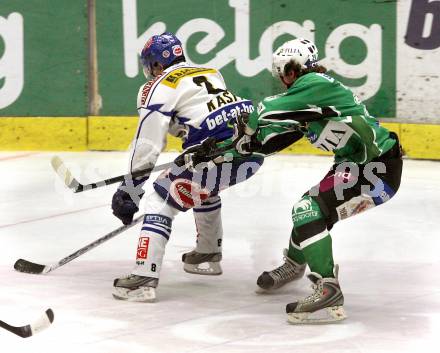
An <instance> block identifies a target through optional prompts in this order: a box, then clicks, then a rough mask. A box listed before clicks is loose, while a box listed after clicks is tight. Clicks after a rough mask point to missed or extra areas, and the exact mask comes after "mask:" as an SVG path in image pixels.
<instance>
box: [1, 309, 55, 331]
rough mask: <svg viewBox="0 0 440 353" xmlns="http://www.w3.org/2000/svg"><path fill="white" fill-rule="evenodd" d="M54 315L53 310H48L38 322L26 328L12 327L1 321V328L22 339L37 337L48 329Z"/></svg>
mask: <svg viewBox="0 0 440 353" xmlns="http://www.w3.org/2000/svg"><path fill="white" fill-rule="evenodd" d="M53 319H54V314H53V311H52V309H47V310H46V311H45V313H44V315H42V316H41V317H40V318H38V320H36V321H35V322H34V323H32V324H30V325H25V326H11V325H9V324H7V323H6V322H4V321H1V320H0V327H2V328H4V329H5V330H8V331H9V332H12V333H14V334H16V335H18V336H20V337H23V338H26V337H30V336H33V335H35V334H36V333H38V332H40V331H43V330H44V329H46V328H48V327H49V326H50V324H51V323H52V322H53Z"/></svg>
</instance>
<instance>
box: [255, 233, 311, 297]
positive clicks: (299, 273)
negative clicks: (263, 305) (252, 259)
mask: <svg viewBox="0 0 440 353" xmlns="http://www.w3.org/2000/svg"><path fill="white" fill-rule="evenodd" d="M294 233H295V229H292V236H291V239H290V243H289V249H284V251H283V255H284V257H283V260H284V262H283V264H282V265H280V266H278V267H277V268H275V269H273V270H271V271H264V272H263V273H262V274H261V275H260V276H259V277H258V279H257V286H258V288H257V290H256V292H257V293H266V292H270V291H273V290H275V289H278V288H280V287H282V286H284V285H285V284H287V283H290V282H293V281H296V280H298V279H301V278H302V277H303V276H304V272H305V270H306V266H307V265H306V261H305V259H304V255H303V253H302V250H301V248H299V245H297V244H294V243H293V239H294Z"/></svg>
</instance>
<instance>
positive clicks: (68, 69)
mask: <svg viewBox="0 0 440 353" xmlns="http://www.w3.org/2000/svg"><path fill="white" fill-rule="evenodd" d="M86 4H87V1H85V0H82V1H56V0H14V1H1V2H0V116H78V115H86V114H87V67H88V65H87V59H88V58H87V6H86Z"/></svg>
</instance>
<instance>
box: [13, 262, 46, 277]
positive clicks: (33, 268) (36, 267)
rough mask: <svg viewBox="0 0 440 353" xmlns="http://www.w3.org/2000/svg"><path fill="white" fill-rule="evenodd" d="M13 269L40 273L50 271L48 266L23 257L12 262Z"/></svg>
mask: <svg viewBox="0 0 440 353" xmlns="http://www.w3.org/2000/svg"><path fill="white" fill-rule="evenodd" d="M14 268H15V270H17V271H19V272H24V273H33V274H41V273H47V272H49V271H50V266H45V265H40V264H36V263H34V262H30V261H27V260H24V259H18V260H17V261H15V264H14Z"/></svg>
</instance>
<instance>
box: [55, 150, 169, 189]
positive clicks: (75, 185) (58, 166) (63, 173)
mask: <svg viewBox="0 0 440 353" xmlns="http://www.w3.org/2000/svg"><path fill="white" fill-rule="evenodd" d="M50 163H51V165H52V168H53V169H54V170H55V172H56V173H57V175H58V176H59V177H60V179H61V180H62V181H63V182H64V184H65V185H66V186H67V187H68V188H69V189H71V190H72V191H73V192H75V193H77V192H82V191H87V190H92V189H96V188H100V187H102V186H106V185H109V184H114V183H118V182H120V181H123V180H126V179H131V178H136V177H140V176H148V175H150V174H151V172H152V171H153V169H143V170H139V171H137V172H134V173H132V174H125V175H119V176H116V177H113V178H109V179H104V180H100V181H98V182H96V183H90V184H81V183H80V182H79V181H78V179H76V178H75V177H74V176H73V175H72V173H71V172H70V170H69V169H68V168H67V167H66V165H65V164H64V162H63V160H62V159H61V158H60V157H58V156H53V157H52V160H51V161H50ZM173 164H174V162H170V163H165V164H161V165H158V166H156V167H155V168H154V171H159V170H164V169H167V168H169V167H171V166H172V165H173Z"/></svg>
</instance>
